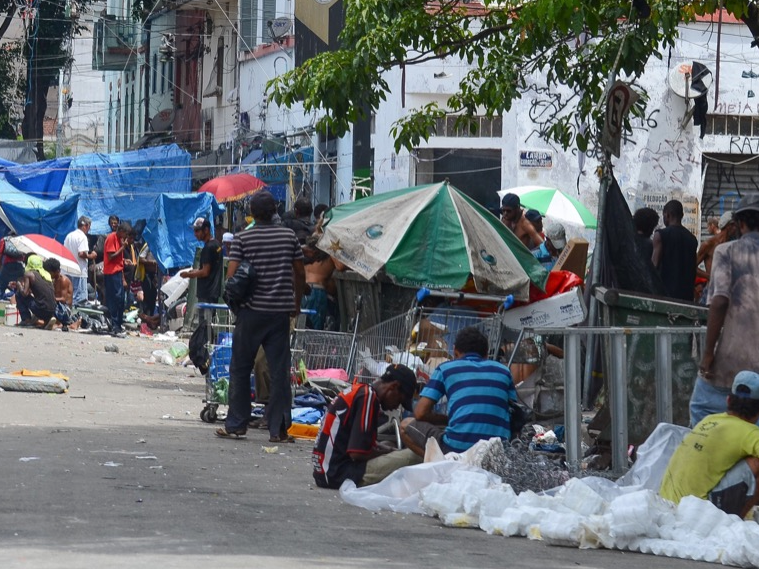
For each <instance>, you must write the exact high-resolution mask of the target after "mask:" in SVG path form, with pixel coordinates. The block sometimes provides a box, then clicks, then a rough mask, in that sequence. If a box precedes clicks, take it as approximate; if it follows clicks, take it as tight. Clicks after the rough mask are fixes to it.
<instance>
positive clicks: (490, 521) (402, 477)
mask: <svg viewBox="0 0 759 569" xmlns="http://www.w3.org/2000/svg"><path fill="white" fill-rule="evenodd" d="M687 432H688V429H684V428H682V427H676V426H674V425H667V424H661V425H659V426H658V427H657V429H656V431H654V433H653V434H652V435H651V437H649V440H648V441H647V442H646V443H645V444H644V445H642V446H641V448H640V450H639V457H638V461H637V462H636V465H635V466H634V467H633V469H632V470H631V471H630V472H628V474H626V475H625V477H623V478H622V479H620V480H619V481H617V482H612V481H610V480H607V479H604V478H597V477H587V478H572V479H570V480H568V481H567V482H566V483H565V484H563V485H562V486H559V487H558V488H554V489H553V490H551V491H549V492H544V493H540V494H536V493H535V492H532V491H524V492H522V493H520V494H517V493H516V492H514V490H513V489H512V487H511V486H510V485H508V484H503V482H502V480H501V478H500V477H499V476H497V475H495V474H493V473H492V472H488V471H487V470H483V469H482V468H480V467H479V466H480V465H482V464H484V463H485V461H486V460H487V459H486V457H487V456H489V455H491V454H492V453H493V452H498V448H499V447H500V448H501V451H502V449H503V447H502V443H501V442H500V440H499V439H491V440H490V441H480V443H478V444H477V445H475V447H473V448H472V449H470V450H469V451H467V453H464V454H463V455H456V456H452V455H447V456H446V457H445V458H444V459H442V460H441V458H443V457H442V456H441V453H440V452H439V449H436V448H435V447H436V446H437V445H436V444H434V441H430V443H432V444H430V443H428V448H427V454H428V456H427V457H426V460H428V461H427V462H425V463H424V464H420V465H417V466H410V467H406V468H402V469H400V470H398V471H396V472H395V473H393V474H392V475H391V476H390V477H388V478H386V479H385V480H384V481H382V482H380V483H379V484H376V485H374V486H367V487H365V488H356V486H355V484H354V483H353V482H351V481H346V482H345V483H344V484H343V486H342V487H341V488H340V494H341V496H342V497H343V499H344V500H345V501H346V502H348V503H350V504H353V505H356V506H360V507H363V508H366V509H369V510H375V511H376V510H380V509H389V510H392V511H396V512H404V513H421V514H426V515H430V516H436V517H438V518H440V520H441V521H442V523H443V524H444V525H446V526H451V527H477V528H480V529H482V530H483V531H486V532H487V533H488V534H491V535H503V536H524V537H527V538H529V539H536V540H542V541H545V542H546V543H548V544H551V545H560V546H570V547H579V548H586V549H587V548H606V549H621V550H628V551H638V552H641V553H650V554H654V555H664V556H667V557H676V558H681V559H692V560H696V561H707V562H711V563H722V564H723V565H733V566H736V567H759V524H757V523H756V522H754V521H743V520H741V519H740V518H739V517H738V516H734V515H728V514H726V513H724V512H723V511H721V510H719V509H718V508H717V507H715V506H714V505H713V504H711V503H710V502H708V501H706V500H701V499H699V498H695V497H686V498H684V499H683V500H681V502H680V504H679V505H677V506H675V505H674V504H672V503H671V502H668V501H666V500H664V499H662V498H661V497H660V496H659V495H658V494H657V492H656V490H658V487H659V484H660V482H661V478H662V476H663V473H664V470H665V469H666V464H667V462H668V458H669V456H670V455H671V453H672V451H673V450H674V448H675V447H676V446H677V444H679V441H680V440H681V439H682V437H683V436H684V434H685V433H687ZM429 460H432V461H431V462H430V461H429Z"/></svg>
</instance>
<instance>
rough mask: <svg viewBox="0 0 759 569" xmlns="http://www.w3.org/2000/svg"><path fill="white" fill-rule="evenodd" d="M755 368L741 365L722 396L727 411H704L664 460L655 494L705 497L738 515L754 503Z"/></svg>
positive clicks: (758, 457)
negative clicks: (742, 368) (660, 478)
mask: <svg viewBox="0 0 759 569" xmlns="http://www.w3.org/2000/svg"><path fill="white" fill-rule="evenodd" d="M757 420H759V374H757V373H756V372H753V371H741V372H739V373H738V374H737V375H736V376H735V379H734V380H733V387H732V393H731V394H730V395H728V396H727V413H716V414H714V415H707V416H706V417H705V418H704V419H703V420H702V421H701V422H699V423H698V424H697V425H696V426H695V427H693V430H692V431H691V432H690V433H688V434H687V435H686V436H685V439H683V442H682V443H680V446H679V447H677V450H675V453H674V454H673V455H672V458H671V459H670V461H669V465H668V466H667V471H666V472H665V473H664V478H663V480H662V484H661V488H660V490H659V494H661V495H662V496H663V497H664V498H666V499H667V500H671V501H672V502H675V503H678V502H680V500H681V499H682V498H683V497H684V496H697V497H699V498H701V499H703V500H709V501H710V502H712V503H713V504H714V505H715V506H717V507H718V508H719V509H720V510H723V511H725V512H727V513H728V514H737V515H739V516H741V517H742V518H743V517H745V516H746V514H747V513H748V512H749V510H751V508H752V507H753V506H755V505H756V504H757V503H759V493H757V491H756V487H757V478H759V427H757V426H756V424H755V423H756V422H757Z"/></svg>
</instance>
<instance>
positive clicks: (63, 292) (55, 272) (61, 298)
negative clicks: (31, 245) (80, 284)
mask: <svg viewBox="0 0 759 569" xmlns="http://www.w3.org/2000/svg"><path fill="white" fill-rule="evenodd" d="M42 266H43V267H44V269H45V270H46V271H47V272H48V273H50V276H51V277H53V290H54V292H55V319H56V320H57V321H58V323H60V325H61V327H62V330H63V331H64V332H68V331H69V327H71V329H72V330H76V329H77V328H78V327H79V320H78V317H77V318H74V314H73V312H72V309H71V307H72V305H73V303H74V285H73V283H72V282H71V279H69V278H68V277H67V276H66V275H64V274H63V273H61V263H60V261H59V260H58V259H53V258H50V259H45V262H44V263H42Z"/></svg>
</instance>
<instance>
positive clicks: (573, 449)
mask: <svg viewBox="0 0 759 569" xmlns="http://www.w3.org/2000/svg"><path fill="white" fill-rule="evenodd" d="M567 332H568V333H567V335H566V336H565V337H564V429H565V430H564V437H565V439H564V441H565V446H566V449H567V466H568V467H569V470H570V472H571V471H576V470H577V469H578V468H579V465H580V459H581V458H582V445H581V441H582V435H581V430H580V429H581V420H582V414H581V413H580V395H581V386H580V377H581V375H580V335H579V334H576V333H572V332H571V331H569V330H568V331H567Z"/></svg>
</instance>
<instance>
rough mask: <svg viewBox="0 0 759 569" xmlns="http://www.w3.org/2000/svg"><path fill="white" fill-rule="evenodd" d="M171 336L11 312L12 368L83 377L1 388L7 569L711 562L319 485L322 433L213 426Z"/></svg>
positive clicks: (5, 331)
mask: <svg viewBox="0 0 759 569" xmlns="http://www.w3.org/2000/svg"><path fill="white" fill-rule="evenodd" d="M107 344H116V345H117V346H118V347H119V352H118V353H108V352H106V351H105V346H106V345H107ZM161 347H162V346H161V345H159V344H158V343H157V342H154V341H152V340H149V339H146V338H133V337H129V338H126V339H112V338H109V337H104V336H94V335H91V334H87V333H75V332H70V333H63V332H46V331H41V330H27V329H24V330H22V329H18V328H11V327H4V326H0V368H2V369H4V370H5V371H13V370H17V369H21V368H27V369H49V370H51V371H55V372H61V373H64V374H65V375H68V376H69V377H70V385H71V388H70V390H69V392H68V393H66V394H62V395H53V394H27V393H18V392H3V393H0V409H1V410H2V414H1V415H0V568H2V569H15V568H22V567H23V568H34V569H47V568H80V567H81V568H84V567H103V568H106V569H110V568H126V567H129V568H132V567H140V568H147V567H162V568H165V569H173V568H182V569H186V568H195V567H198V568H200V567H203V568H206V567H210V566H215V567H225V568H236V567H245V568H250V567H265V568H267V569H278V568H285V567H287V568H290V567H299V568H310V567H319V568H323V567H338V568H339V567H355V568H362V567H377V566H382V567H459V568H470V567H471V568H483V567H488V568H489V567H524V568H540V569H552V568H566V567H572V568H575V567H585V568H607V567H614V568H615V569H627V568H633V567H639V566H651V567H657V568H684V567H696V566H700V567H707V566H708V565H706V564H703V563H694V562H687V561H681V560H671V559H667V558H661V557H659V558H655V557H651V556H643V555H640V554H635V553H625V552H619V551H598V550H593V551H581V550H579V549H573V548H560V547H550V546H547V545H545V544H544V543H541V542H537V541H529V540H527V539H524V538H503V537H497V536H489V535H487V534H486V533H484V532H482V531H480V530H473V529H452V528H445V527H442V526H441V525H440V524H439V522H438V521H437V520H435V519H432V518H427V517H422V516H416V515H399V514H393V513H388V512H381V513H371V512H368V511H365V510H362V509H359V508H355V507H352V506H349V505H346V504H344V503H343V502H342V501H341V500H340V496H339V494H338V493H337V492H336V491H332V490H323V489H319V488H317V487H315V486H314V485H313V483H312V478H311V474H310V450H311V448H310V443H308V442H297V443H295V444H285V445H279V448H278V450H277V452H275V453H271V454H270V453H267V452H265V451H264V447H268V446H270V445H269V443H268V440H267V439H268V433H266V432H264V431H249V436H248V438H247V439H245V440H239V441H229V440H219V439H217V438H215V437H214V436H213V433H212V430H213V426H212V425H209V424H206V423H203V422H201V421H200V419H199V412H200V410H201V408H202V403H201V399H202V397H203V379H202V378H201V377H200V376H199V375H198V374H197V372H195V371H194V370H193V368H182V367H170V366H167V365H163V364H150V363H146V361H145V360H148V359H149V358H150V354H151V352H152V351H153V350H155V349H159V348H161Z"/></svg>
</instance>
